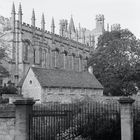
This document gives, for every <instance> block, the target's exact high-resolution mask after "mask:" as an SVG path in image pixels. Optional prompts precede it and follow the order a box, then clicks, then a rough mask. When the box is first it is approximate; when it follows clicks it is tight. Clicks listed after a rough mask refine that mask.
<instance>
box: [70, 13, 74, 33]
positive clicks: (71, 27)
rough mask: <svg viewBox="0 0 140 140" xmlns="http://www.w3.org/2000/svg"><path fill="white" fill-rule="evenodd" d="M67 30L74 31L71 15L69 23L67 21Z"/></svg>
mask: <svg viewBox="0 0 140 140" xmlns="http://www.w3.org/2000/svg"><path fill="white" fill-rule="evenodd" d="M69 30H70V31H73V32H75V26H74V21H73V17H72V15H71V19H70V23H69Z"/></svg>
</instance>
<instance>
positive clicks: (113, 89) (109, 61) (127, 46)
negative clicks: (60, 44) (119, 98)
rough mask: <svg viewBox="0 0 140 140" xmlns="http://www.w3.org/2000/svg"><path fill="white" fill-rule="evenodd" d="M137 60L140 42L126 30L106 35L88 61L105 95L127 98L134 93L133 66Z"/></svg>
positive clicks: (106, 33) (139, 55)
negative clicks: (126, 96)
mask: <svg viewBox="0 0 140 140" xmlns="http://www.w3.org/2000/svg"><path fill="white" fill-rule="evenodd" d="M139 60H140V41H139V40H137V39H136V37H135V36H134V35H133V34H132V33H131V32H130V31H129V30H127V29H123V30H120V31H111V32H105V33H104V34H103V35H101V36H100V37H99V40H98V47H97V49H96V50H95V52H94V53H93V54H92V57H91V58H90V59H89V61H88V66H92V67H93V73H94V74H95V76H96V77H97V79H98V80H99V81H100V82H101V83H102V85H103V86H104V94H105V95H109V94H111V95H128V94H135V93H136V92H137V83H138V81H139V79H137V80H136V79H135V77H136V76H137V74H138V73H136V71H135V69H136V65H137V64H138V63H139Z"/></svg>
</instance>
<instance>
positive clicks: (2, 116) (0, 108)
mask: <svg viewBox="0 0 140 140" xmlns="http://www.w3.org/2000/svg"><path fill="white" fill-rule="evenodd" d="M14 139H15V107H14V105H12V104H8V105H5V104H4V105H2V104H1V105H0V140H14Z"/></svg>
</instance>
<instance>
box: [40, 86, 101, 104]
mask: <svg viewBox="0 0 140 140" xmlns="http://www.w3.org/2000/svg"><path fill="white" fill-rule="evenodd" d="M101 96H103V90H99V89H96V90H94V89H78V88H77V89H73V88H71V89H70V88H44V89H42V92H41V102H63V103H71V102H76V101H78V100H83V99H84V98H85V97H89V98H97V97H101Z"/></svg>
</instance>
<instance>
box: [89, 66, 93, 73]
mask: <svg viewBox="0 0 140 140" xmlns="http://www.w3.org/2000/svg"><path fill="white" fill-rule="evenodd" d="M88 72H89V73H90V74H92V75H93V67H92V66H89V67H88Z"/></svg>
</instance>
